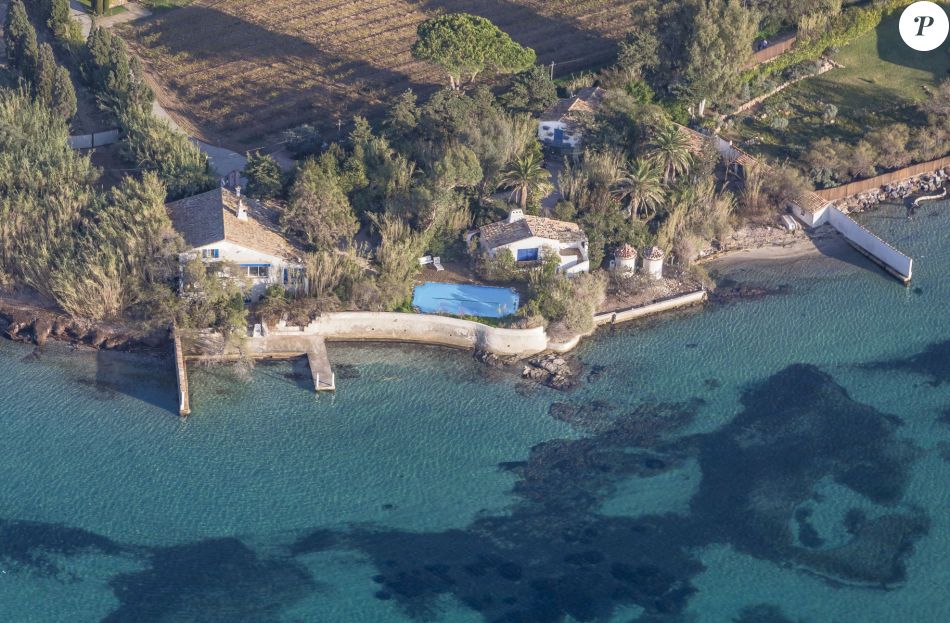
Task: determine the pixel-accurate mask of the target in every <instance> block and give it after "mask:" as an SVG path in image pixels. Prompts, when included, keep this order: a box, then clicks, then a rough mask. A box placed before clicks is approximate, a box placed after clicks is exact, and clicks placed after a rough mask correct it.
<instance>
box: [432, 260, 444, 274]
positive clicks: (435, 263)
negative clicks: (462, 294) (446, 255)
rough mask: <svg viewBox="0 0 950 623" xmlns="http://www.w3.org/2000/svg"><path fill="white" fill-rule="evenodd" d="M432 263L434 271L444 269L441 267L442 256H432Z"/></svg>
mask: <svg viewBox="0 0 950 623" xmlns="http://www.w3.org/2000/svg"><path fill="white" fill-rule="evenodd" d="M432 265H433V266H435V269H436V271H439V270H445V269H444V268H442V258H441V257H434V258H432Z"/></svg>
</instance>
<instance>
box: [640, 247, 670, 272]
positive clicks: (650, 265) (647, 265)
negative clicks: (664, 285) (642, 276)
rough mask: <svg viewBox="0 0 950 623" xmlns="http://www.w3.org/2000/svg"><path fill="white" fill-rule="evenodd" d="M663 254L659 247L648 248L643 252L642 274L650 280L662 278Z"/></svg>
mask: <svg viewBox="0 0 950 623" xmlns="http://www.w3.org/2000/svg"><path fill="white" fill-rule="evenodd" d="M664 257H665V254H664V253H663V249H661V248H660V247H650V248H649V249H647V250H646V251H644V252H643V272H644V273H646V275H647V276H648V277H649V278H650V279H662V278H663V258H664Z"/></svg>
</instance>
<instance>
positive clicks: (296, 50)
mask: <svg viewBox="0 0 950 623" xmlns="http://www.w3.org/2000/svg"><path fill="white" fill-rule="evenodd" d="M637 3H638V0H422V1H413V0H306V1H305V0H266V1H264V2H262V1H261V0H227V1H222V0H197V1H196V2H194V3H192V4H190V5H189V6H186V7H183V8H180V9H176V10H172V11H163V12H159V13H157V14H156V15H155V16H153V17H151V18H149V19H147V20H145V21H141V22H138V23H136V24H134V25H128V26H125V27H124V28H123V31H122V32H123V34H124V36H125V37H126V38H127V40H128V41H129V43H130V44H131V46H132V48H133V50H134V51H135V52H136V54H138V55H139V57H140V58H141V59H142V60H143V61H144V62H145V65H146V67H147V69H148V70H149V73H150V74H151V77H152V78H153V80H155V81H157V82H158V83H159V84H160V86H161V87H162V89H161V91H164V92H163V93H159V99H160V101H161V103H162V104H163V105H165V106H166V108H168V109H169V110H170V111H171V112H172V113H174V114H175V116H176V117H178V118H179V119H180V120H182V121H183V122H184V124H185V125H187V126H191V127H190V128H189V129H191V130H192V131H194V132H195V133H197V134H200V135H203V136H204V137H205V138H207V139H209V140H215V141H217V142H219V143H223V144H228V145H233V146H238V147H261V146H266V145H267V144H268V142H269V141H271V142H272V141H273V140H274V138H275V136H276V134H277V133H278V132H279V131H281V130H283V129H286V128H289V127H293V126H296V125H300V124H303V123H314V124H316V125H318V126H321V127H324V128H327V129H329V128H332V129H333V131H334V132H335V129H336V125H337V121H338V120H341V121H343V123H344V124H345V123H347V122H348V121H349V120H350V119H351V118H352V117H353V115H356V114H364V115H369V116H373V115H376V114H379V112H380V111H382V110H384V109H385V107H386V106H387V105H388V104H389V103H390V102H391V101H392V99H393V97H394V96H396V95H398V94H399V93H401V92H402V91H404V90H406V89H407V88H410V87H411V88H413V89H414V90H415V91H416V92H418V93H420V94H425V93H427V92H429V91H431V90H432V89H434V88H436V87H437V86H439V85H441V84H444V83H445V79H444V77H443V76H442V75H441V74H440V73H439V72H438V70H437V69H436V68H433V67H432V66H429V65H428V64H426V63H421V62H418V61H415V60H414V59H413V58H412V56H411V54H410V52H409V48H410V46H411V45H412V43H413V41H415V38H416V27H417V26H418V24H419V23H420V22H422V21H423V20H425V19H426V18H428V17H431V16H433V15H437V14H439V13H443V12H468V13H473V14H477V15H481V16H484V17H487V18H488V19H490V20H492V21H493V22H494V23H495V24H497V25H498V26H499V27H500V28H501V29H502V30H504V31H506V32H508V33H509V34H510V35H511V36H512V37H513V38H514V39H515V40H516V41H518V42H519V43H521V44H522V45H527V46H530V47H532V48H534V49H535V51H536V52H537V53H538V58H539V61H540V62H542V63H546V64H547V63H550V62H551V61H555V62H556V63H558V65H557V66H556V69H555V71H556V73H567V72H573V71H578V70H581V69H585V68H587V67H593V66H597V65H600V64H603V63H606V62H609V61H611V60H613V58H614V56H615V54H616V45H617V42H618V41H619V40H620V39H622V38H623V36H624V35H625V34H626V32H627V31H628V30H629V29H630V26H631V17H630V14H631V9H632V7H633V6H635V5H636V4H637Z"/></svg>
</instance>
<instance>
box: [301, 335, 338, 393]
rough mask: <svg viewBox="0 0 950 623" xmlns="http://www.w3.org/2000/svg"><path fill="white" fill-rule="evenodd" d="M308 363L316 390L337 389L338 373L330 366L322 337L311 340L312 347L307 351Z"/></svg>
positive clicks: (330, 390) (328, 390)
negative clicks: (334, 372)
mask: <svg viewBox="0 0 950 623" xmlns="http://www.w3.org/2000/svg"><path fill="white" fill-rule="evenodd" d="M307 363H309V364H310V374H311V376H313V387H314V389H315V390H316V391H318V392H332V391H335V390H336V375H334V374H333V370H332V369H331V368H330V359H329V357H327V347H326V344H325V342H324V341H323V338H322V337H320V338H314V339H313V340H311V348H310V350H308V351H307Z"/></svg>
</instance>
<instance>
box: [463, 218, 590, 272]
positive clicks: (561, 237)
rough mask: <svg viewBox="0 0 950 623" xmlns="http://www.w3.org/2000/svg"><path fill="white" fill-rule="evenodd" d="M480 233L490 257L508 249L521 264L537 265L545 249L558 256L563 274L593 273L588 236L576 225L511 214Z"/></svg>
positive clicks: (481, 242)
mask: <svg viewBox="0 0 950 623" xmlns="http://www.w3.org/2000/svg"><path fill="white" fill-rule="evenodd" d="M478 233H479V244H480V245H481V247H482V249H483V250H484V251H485V252H486V253H487V254H488V255H489V256H490V257H495V254H496V253H498V252H499V251H501V250H503V249H507V250H509V251H511V254H512V256H513V257H514V258H515V261H517V262H519V263H521V262H524V263H529V262H537V261H539V260H541V259H542V256H543V253H544V252H543V251H542V250H544V249H546V250H547V251H548V252H549V253H556V254H557V255H558V257H559V258H560V266H559V267H558V270H560V271H562V272H565V273H567V274H569V275H570V274H574V273H586V272H588V271H589V270H590V259H589V257H588V255H587V234H585V233H584V230H582V229H581V228H580V226H578V225H577V223H568V222H567V221H558V220H555V219H551V218H544V217H541V216H530V215H526V214H525V213H524V212H522V211H521V210H512V211H511V214H509V215H508V218H507V219H506V220H504V221H498V222H495V223H489V224H488V225H485V226H483V227H481V228H479V230H478Z"/></svg>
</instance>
